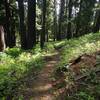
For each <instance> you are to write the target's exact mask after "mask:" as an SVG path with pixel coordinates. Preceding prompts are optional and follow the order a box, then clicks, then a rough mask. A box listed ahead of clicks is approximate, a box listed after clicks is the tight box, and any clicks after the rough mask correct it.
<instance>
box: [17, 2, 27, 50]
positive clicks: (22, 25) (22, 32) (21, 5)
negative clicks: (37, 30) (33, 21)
mask: <svg viewBox="0 0 100 100" xmlns="http://www.w3.org/2000/svg"><path fill="white" fill-rule="evenodd" d="M18 7H19V34H20V38H21V48H22V49H27V35H26V27H25V23H24V20H25V19H24V18H25V16H24V2H23V0H18Z"/></svg>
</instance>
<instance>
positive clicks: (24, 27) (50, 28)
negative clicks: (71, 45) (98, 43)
mask: <svg viewBox="0 0 100 100" xmlns="http://www.w3.org/2000/svg"><path fill="white" fill-rule="evenodd" d="M99 6H100V1H99V0H37V1H36V0H34V1H33V0H1V1H0V25H2V26H3V27H4V30H5V40H6V41H5V44H6V47H10V48H12V47H14V46H16V44H17V43H19V44H20V45H21V48H22V49H32V48H33V47H35V46H36V44H37V43H40V47H41V48H43V47H44V44H45V42H48V41H51V40H52V41H53V40H54V41H55V40H58V41H59V40H61V39H65V38H67V39H70V38H74V37H79V36H81V35H84V34H87V33H90V32H93V33H96V32H98V31H99V29H100V9H99V8H100V7H99ZM19 40H20V42H19ZM19 44H18V45H19Z"/></svg>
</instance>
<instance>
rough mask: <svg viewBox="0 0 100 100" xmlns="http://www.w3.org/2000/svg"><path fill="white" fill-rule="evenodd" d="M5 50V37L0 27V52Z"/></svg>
mask: <svg viewBox="0 0 100 100" xmlns="http://www.w3.org/2000/svg"><path fill="white" fill-rule="evenodd" d="M4 49H5V37H4V29H3V26H1V25H0V52H2V51H3V50H4Z"/></svg>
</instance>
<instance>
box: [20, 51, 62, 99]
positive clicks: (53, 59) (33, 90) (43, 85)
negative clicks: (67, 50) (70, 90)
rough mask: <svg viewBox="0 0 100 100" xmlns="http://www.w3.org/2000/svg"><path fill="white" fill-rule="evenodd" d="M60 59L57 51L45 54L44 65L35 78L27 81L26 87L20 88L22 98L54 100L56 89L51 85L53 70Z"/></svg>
mask: <svg viewBox="0 0 100 100" xmlns="http://www.w3.org/2000/svg"><path fill="white" fill-rule="evenodd" d="M59 60H60V57H59V53H58V52H56V53H55V54H54V55H51V56H46V57H45V61H46V65H45V67H44V68H43V69H42V70H41V71H40V73H39V74H38V75H37V77H36V79H35V80H33V81H31V82H30V81H29V82H28V85H27V87H26V88H25V89H24V90H22V91H23V93H22V94H23V95H24V100H56V96H57V95H58V94H57V91H56V90H55V88H54V87H53V84H54V81H53V72H54V70H55V68H56V67H55V66H56V64H58V62H59Z"/></svg>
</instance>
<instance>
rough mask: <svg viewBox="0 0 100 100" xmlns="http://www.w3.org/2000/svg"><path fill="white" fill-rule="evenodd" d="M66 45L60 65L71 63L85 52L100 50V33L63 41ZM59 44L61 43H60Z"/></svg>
mask: <svg viewBox="0 0 100 100" xmlns="http://www.w3.org/2000/svg"><path fill="white" fill-rule="evenodd" d="M62 43H63V45H64V47H63V50H62V53H61V55H62V56H61V62H60V66H64V65H65V64H66V63H69V61H70V60H72V59H74V58H77V57H78V56H80V55H82V54H84V53H93V52H96V51H99V50H100V33H95V34H94V33H90V34H88V35H85V36H82V37H80V38H74V39H70V40H64V41H62ZM58 44H59V43H58Z"/></svg>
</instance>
